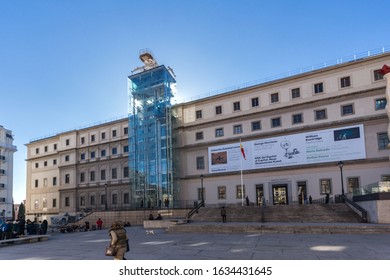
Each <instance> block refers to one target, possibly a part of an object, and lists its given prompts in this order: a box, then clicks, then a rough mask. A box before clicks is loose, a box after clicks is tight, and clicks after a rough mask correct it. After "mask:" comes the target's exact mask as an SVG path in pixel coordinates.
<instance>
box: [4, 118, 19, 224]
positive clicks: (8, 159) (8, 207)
mask: <svg viewBox="0 0 390 280" xmlns="http://www.w3.org/2000/svg"><path fill="white" fill-rule="evenodd" d="M13 140H14V139H13V135H12V131H11V130H8V129H5V128H4V127H3V126H1V125H0V219H1V220H3V219H8V218H12V208H13V200H12V194H13V161H14V160H13V159H14V153H15V152H16V151H17V149H16V146H14V145H13Z"/></svg>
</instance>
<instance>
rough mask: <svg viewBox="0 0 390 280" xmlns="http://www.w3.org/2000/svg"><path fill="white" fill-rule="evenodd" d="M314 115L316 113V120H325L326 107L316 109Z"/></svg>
mask: <svg viewBox="0 0 390 280" xmlns="http://www.w3.org/2000/svg"><path fill="white" fill-rule="evenodd" d="M314 115H315V120H316V121H318V120H325V119H326V118H327V117H326V110H325V109H321V110H315V111H314Z"/></svg>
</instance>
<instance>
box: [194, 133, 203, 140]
mask: <svg viewBox="0 0 390 280" xmlns="http://www.w3.org/2000/svg"><path fill="white" fill-rule="evenodd" d="M195 139H196V140H197V141H198V140H203V131H199V132H197V133H195Z"/></svg>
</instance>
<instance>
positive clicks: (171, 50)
mask: <svg viewBox="0 0 390 280" xmlns="http://www.w3.org/2000/svg"><path fill="white" fill-rule="evenodd" d="M389 11H390V2H389V1H383V0H381V1H378V0H370V1H340V0H337V1H334V0H326V1H299V0H296V1H278V0H275V1H261V0H239V1H217V0H214V1H213V0H196V1H195V0H188V1H184V0H176V1H173V0H165V1H158V0H148V1H132V0H110V1H108V0H106V1H103V0H73V1H72V0H66V1H65V0H63V1H59V0H51V1H49V0H46V1H44V0H30V1H27V0H25V1H19V0H13V1H11V0H0V125H3V126H4V127H6V128H7V129H10V130H12V131H13V134H14V139H15V140H14V144H15V145H16V146H17V148H18V152H16V153H15V157H14V159H15V162H14V200H15V203H19V202H21V201H22V200H23V199H24V198H25V189H26V162H25V159H26V158H27V153H26V147H25V144H26V143H29V142H30V140H32V139H34V138H38V137H42V136H45V135H49V134H54V133H57V132H60V131H65V130H70V129H74V128H78V127H80V126H85V125H88V124H91V123H95V122H99V121H105V120H108V119H111V118H115V117H121V116H125V115H126V114H127V110H128V105H127V104H128V97H127V94H128V92H127V76H128V75H130V74H131V70H133V69H134V68H135V67H137V66H141V65H142V63H141V62H140V61H139V58H138V53H139V50H141V49H144V48H149V49H151V50H152V51H153V53H154V55H155V56H156V58H157V62H158V63H159V64H164V65H166V66H171V67H172V68H173V69H174V71H175V74H176V79H177V82H178V85H177V87H178V98H177V99H178V101H181V100H182V99H183V98H184V99H187V100H188V99H189V98H191V97H194V96H198V95H204V94H206V93H208V92H212V91H215V90H219V89H223V88H227V87H231V86H235V85H238V84H242V83H246V82H251V81H254V80H258V79H261V78H265V77H269V76H273V75H276V74H281V73H285V72H287V71H289V70H295V69H298V68H301V67H307V66H311V65H315V64H318V63H322V62H324V61H329V60H334V59H337V58H339V57H344V56H348V55H352V54H355V53H361V52H363V51H367V50H371V49H376V48H380V47H383V46H389V45H390V36H389V34H390V33H389V32H390V17H389Z"/></svg>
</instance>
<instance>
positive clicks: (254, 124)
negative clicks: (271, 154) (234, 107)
mask: <svg viewBox="0 0 390 280" xmlns="http://www.w3.org/2000/svg"><path fill="white" fill-rule="evenodd" d="M251 125H252V131H255V130H261V122H260V121H255V122H252V124H251Z"/></svg>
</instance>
